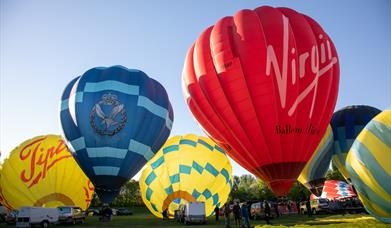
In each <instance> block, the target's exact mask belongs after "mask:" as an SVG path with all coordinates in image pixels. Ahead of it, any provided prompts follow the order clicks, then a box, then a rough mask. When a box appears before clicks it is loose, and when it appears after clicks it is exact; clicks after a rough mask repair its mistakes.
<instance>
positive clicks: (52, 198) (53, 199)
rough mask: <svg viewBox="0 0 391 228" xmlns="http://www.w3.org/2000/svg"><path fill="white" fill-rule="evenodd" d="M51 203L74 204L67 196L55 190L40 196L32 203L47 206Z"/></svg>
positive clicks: (37, 205)
mask: <svg viewBox="0 0 391 228" xmlns="http://www.w3.org/2000/svg"><path fill="white" fill-rule="evenodd" d="M52 205H53V206H54V205H67V206H74V205H75V203H74V202H73V200H72V199H71V198H69V197H68V196H66V195H64V194H62V193H57V192H55V193H52V194H49V195H46V196H44V197H41V198H40V199H38V200H37V201H36V202H35V203H34V206H35V207H47V206H52Z"/></svg>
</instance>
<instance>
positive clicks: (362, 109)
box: [331, 105, 380, 182]
mask: <svg viewBox="0 0 391 228" xmlns="http://www.w3.org/2000/svg"><path fill="white" fill-rule="evenodd" d="M379 113H380V110H379V109H377V108H374V107H371V106H367V105H352V106H347V107H345V108H342V109H340V110H338V111H337V112H335V113H334V115H333V118H332V119H331V127H332V128H333V134H334V154H333V158H332V159H333V160H332V161H333V163H334V165H335V166H337V168H338V170H339V171H340V173H341V174H342V175H343V176H344V177H345V179H346V180H347V181H348V182H349V181H350V180H349V175H348V172H347V170H346V167H345V161H346V155H347V154H348V152H349V149H350V147H351V146H352V144H353V142H354V140H355V139H356V137H357V135H358V134H359V133H360V132H361V130H362V129H363V128H364V127H365V125H366V124H367V123H368V122H369V121H370V120H371V119H372V118H373V117H375V116H376V115H377V114H379Z"/></svg>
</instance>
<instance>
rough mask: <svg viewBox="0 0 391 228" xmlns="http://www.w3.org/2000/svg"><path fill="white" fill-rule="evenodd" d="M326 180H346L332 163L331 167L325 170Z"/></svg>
mask: <svg viewBox="0 0 391 228" xmlns="http://www.w3.org/2000/svg"><path fill="white" fill-rule="evenodd" d="M326 180H341V181H346V180H345V178H344V177H343V176H342V174H341V173H340V172H339V170H338V168H337V167H336V166H335V165H334V164H333V163H331V169H329V170H328V171H327V174H326Z"/></svg>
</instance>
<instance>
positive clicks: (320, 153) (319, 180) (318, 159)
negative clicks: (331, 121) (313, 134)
mask: <svg viewBox="0 0 391 228" xmlns="http://www.w3.org/2000/svg"><path fill="white" fill-rule="evenodd" d="M333 138H334V137H333V131H332V129H331V126H330V125H329V126H328V127H327V130H326V132H325V133H324V135H323V138H322V140H321V141H320V143H319V144H318V146H317V147H316V149H315V152H314V153H313V155H312V157H311V159H310V160H309V161H308V162H307V164H306V165H305V167H304V169H303V171H301V173H300V176H299V178H297V180H298V181H299V182H300V183H302V184H303V185H304V186H305V187H306V188H308V189H309V190H310V191H311V192H312V193H313V194H314V195H316V196H318V197H319V196H320V195H321V194H322V189H323V185H324V181H325V176H326V173H327V170H328V169H329V167H330V162H331V157H332V155H333V141H334V140H333Z"/></svg>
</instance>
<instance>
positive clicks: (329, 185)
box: [310, 180, 357, 200]
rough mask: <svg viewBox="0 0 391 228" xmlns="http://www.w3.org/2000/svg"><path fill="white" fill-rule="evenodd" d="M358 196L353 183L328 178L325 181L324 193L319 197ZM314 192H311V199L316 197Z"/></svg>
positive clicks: (340, 197) (336, 198) (331, 198)
mask: <svg viewBox="0 0 391 228" xmlns="http://www.w3.org/2000/svg"><path fill="white" fill-rule="evenodd" d="M353 197H357V195H356V193H354V190H353V188H352V185H350V184H348V183H346V182H344V181H339V180H327V181H325V182H324V186H323V190H322V194H321V195H320V197H319V198H325V199H329V200H339V199H343V198H353ZM316 198H318V197H316V196H315V195H314V194H311V196H310V199H316Z"/></svg>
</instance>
